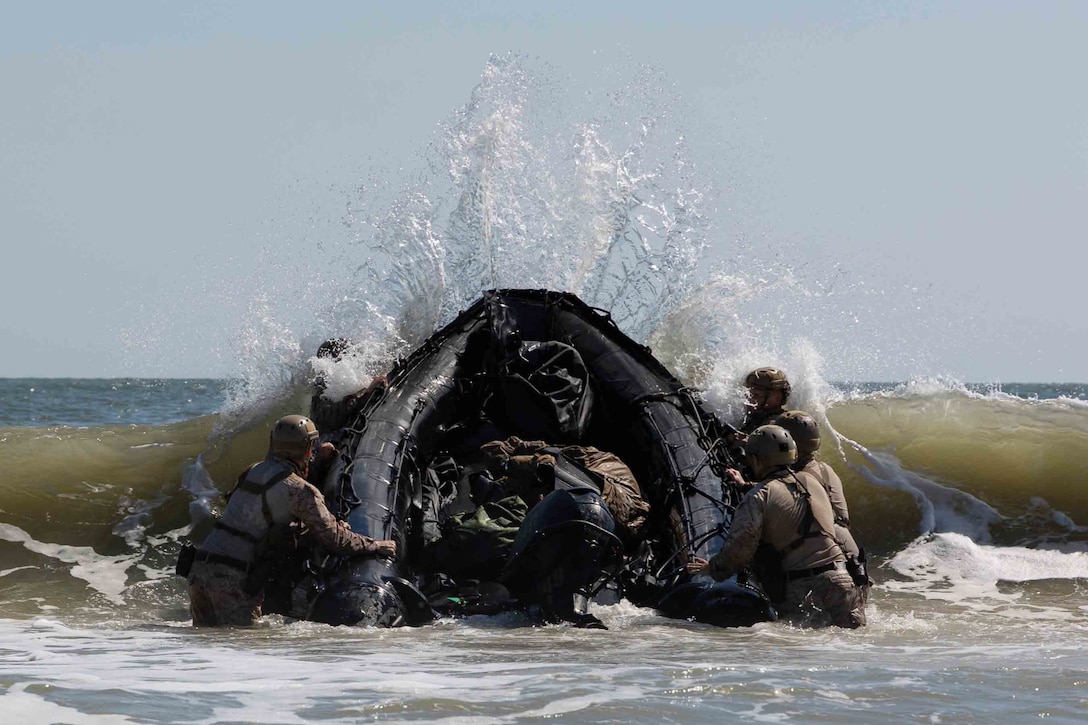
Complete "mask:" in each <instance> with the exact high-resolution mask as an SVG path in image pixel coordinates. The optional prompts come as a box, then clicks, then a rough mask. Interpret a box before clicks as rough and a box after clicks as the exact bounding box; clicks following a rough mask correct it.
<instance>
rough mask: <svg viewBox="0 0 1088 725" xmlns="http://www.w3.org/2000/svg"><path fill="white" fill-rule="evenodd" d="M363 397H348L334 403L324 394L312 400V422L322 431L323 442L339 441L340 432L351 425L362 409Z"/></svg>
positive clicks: (315, 396)
mask: <svg viewBox="0 0 1088 725" xmlns="http://www.w3.org/2000/svg"><path fill="white" fill-rule="evenodd" d="M362 402H363V400H362V397H360V396H356V395H348V396H347V397H345V398H344V399H343V400H337V401H332V400H329V399H328V398H326V397H325V395H324V393H315V394H314V395H313V397H311V398H310V420H312V421H313V422H314V426H316V427H317V429H318V430H319V431H322V436H321V438H322V440H328V441H334V440H339V438H340V431H341V429H343V428H346V427H347V426H349V425H351V424H352V423H353V422H354V421H355V417H356V416H357V415H358V414H359V410H360V409H361V408H362Z"/></svg>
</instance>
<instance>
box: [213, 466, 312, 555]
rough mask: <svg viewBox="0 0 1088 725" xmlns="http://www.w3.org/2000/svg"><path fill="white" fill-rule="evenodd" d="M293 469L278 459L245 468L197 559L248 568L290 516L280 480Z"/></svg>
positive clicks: (284, 486)
mask: <svg viewBox="0 0 1088 725" xmlns="http://www.w3.org/2000/svg"><path fill="white" fill-rule="evenodd" d="M294 472H295V469H294V468H293V467H292V466H291V464H289V463H287V462H286V461H283V460H281V459H278V458H271V457H270V458H266V459H265V460H263V461H261V462H260V463H257V464H255V465H253V466H250V467H249V468H247V469H246V470H245V471H244V472H243V473H242V475H241V476H239V477H238V483H237V485H236V486H235V487H234V489H233V490H232V491H231V492H230V494H228V498H227V508H226V510H225V511H223V515H222V516H220V517H219V520H218V521H216V522H215V528H214V529H213V530H212V532H211V533H210V534H208V537H207V538H206V539H205V540H204V543H203V545H202V546H201V547H200V550H199V551H198V552H197V554H196V560H197V561H201V560H204V561H212V562H220V563H225V564H228V565H231V566H234V567H235V568H237V569H242V570H248V569H249V568H250V567H251V566H252V565H253V564H254V563H256V562H257V561H258V560H259V559H260V558H261V556H262V555H263V554H264V552H265V550H266V549H267V548H268V545H269V542H270V541H271V540H273V539H276V538H277V537H279V536H281V535H283V534H284V533H285V530H286V528H287V526H288V524H290V523H291V520H292V516H291V512H290V508H289V505H288V491H287V486H286V485H285V484H284V481H286V480H287V478H289V477H290V476H291V474H293V473H294Z"/></svg>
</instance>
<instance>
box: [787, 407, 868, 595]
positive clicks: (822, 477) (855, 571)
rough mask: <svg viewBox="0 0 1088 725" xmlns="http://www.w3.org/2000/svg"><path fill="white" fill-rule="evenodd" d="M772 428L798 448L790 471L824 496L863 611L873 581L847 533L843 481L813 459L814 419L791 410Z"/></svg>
mask: <svg viewBox="0 0 1088 725" xmlns="http://www.w3.org/2000/svg"><path fill="white" fill-rule="evenodd" d="M774 424H775V425H778V426H782V427H783V428H785V429H786V430H787V431H789V434H790V435H791V436H792V437H793V440H794V442H795V443H796V444H797V462H796V463H794V464H793V466H792V468H793V470H795V471H804V472H805V473H809V474H811V475H813V476H815V477H816V478H817V480H819V481H820V483H821V484H822V485H823V487H824V490H825V491H826V492H827V497H828V499H830V501H831V509H832V511H833V512H834V514H835V538H836V539H837V540H838V542H839V545H840V546H841V547H842V550H843V553H844V554H846V565H847V569H848V570H849V571H850V574H851V576H853V577H854V582H855V584H857V585H858V587H859V588H860V590H861V592H860V593H861V597H862V608H863V609H864V606H865V602H866V601H868V598H869V589H870V587H871V586H872V581H871V580H870V579H869V574H868V568H867V566H866V563H867V562H866V557H865V550H864V549H862V548H861V547H859V546H858V544H857V541H855V540H854V534H853V533H852V532H851V531H850V509H849V507H848V506H847V504H846V492H845V491H844V490H843V486H842V480H841V479H840V478H839V474H837V473H835V469H833V468H832V467H831V466H829V465H828V464H827V463H825V462H824V461H821V460H819V459H817V458H816V452H817V451H818V450H819V449H820V427H819V425H817V423H816V420H815V418H813V417H812V416H811V415H809V414H808V413H806V412H805V411H803V410H790V411H787V412H785V413H783V414H782V415H780V416H778V417H777V418H775V419H774Z"/></svg>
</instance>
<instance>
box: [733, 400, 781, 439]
mask: <svg viewBox="0 0 1088 725" xmlns="http://www.w3.org/2000/svg"><path fill="white" fill-rule="evenodd" d="M785 412H786V409H785V408H784V407H782V406H779V407H777V408H775V409H774V410H759V409H758V408H749V409H748V410H746V411H745V413H744V420H743V421H741V424H740V432H741V433H744V434H746V435H747V434H749V433H751V432H752V431H754V430H755V429H756V428H759V427H760V426H764V425H768V424H770V423H773V422H774V419H775V418H777V417H778V416H780V415H782V414H783V413H785Z"/></svg>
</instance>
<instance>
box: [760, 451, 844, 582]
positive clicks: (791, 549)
mask: <svg viewBox="0 0 1088 725" xmlns="http://www.w3.org/2000/svg"><path fill="white" fill-rule="evenodd" d="M772 483H776V484H778V485H781V486H784V487H786V489H787V490H790V489H792V490H793V491H795V492H796V493H798V494H800V495H801V496H802V497H803V499H804V514H803V516H802V518H801V521H800V523H799V524H798V526H797V532H796V536H795V537H794V538H793V539H792V540H790V541H788V542H787V543H786V544H784V545H782V544H779V545H777V546H775V549H776V552H777V554H778V555H779V557H780V558H781V561H782V563H783V565H784V566H785V565H786V562H787V561H788V560H790V559H791V558H792V559H793V561H792V562H791V563H792V564H793V565H792V566H790V567H789V569H790V570H794V569H796V568H798V567H801V568H803V567H805V565H806V564H807V563H809V562H812V563H815V564H818V565H822V564H825V563H827V558H828V556H830V557H831V558H832V559H833V560H834V561H839V562H841V561H842V560H843V559H844V558H845V557H844V555H843V552H842V546H841V545H840V544H839V541H838V538H837V537H836V536H835V515H834V513H833V511H832V508H831V501H830V499H829V498H828V496H827V492H826V491H824V489H823V487H822V486H821V485H820V482H819V481H818V480H817V479H816V478H815V477H814V476H811V475H809V474H805V473H802V474H800V475H798V474H797V473H794V472H793V471H790V472H788V473H786V474H785V475H783V476H782V477H781V478H778V479H776V480H775V481H773V482H772ZM791 495H792V494H791ZM778 541H779V542H780V541H781V538H779V539H778ZM768 543H770V542H768ZM805 547H808V548H809V549H810V551H809V552H808V553H807V554H803V552H801V551H800V550H803V549H805ZM795 552H797V554H798V555H797V556H793V557H791V554H794V553H795ZM813 558H815V559H816V560H815V561H814V562H813V561H812V559H813ZM798 559H800V561H798ZM806 559H807V560H808V561H806ZM821 559H823V561H821Z"/></svg>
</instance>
